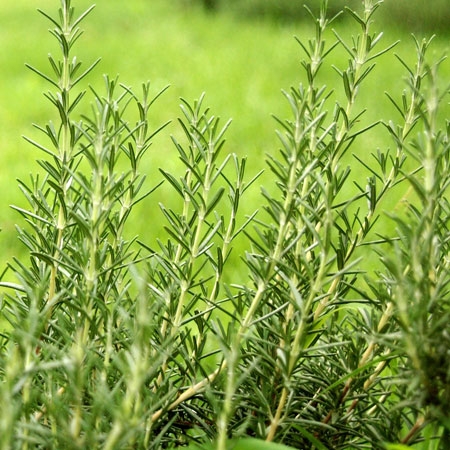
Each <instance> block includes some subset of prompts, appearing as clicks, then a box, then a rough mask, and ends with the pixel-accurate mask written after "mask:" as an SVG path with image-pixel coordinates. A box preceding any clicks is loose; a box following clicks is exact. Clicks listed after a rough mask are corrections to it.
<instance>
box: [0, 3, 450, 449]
mask: <svg viewBox="0 0 450 450" xmlns="http://www.w3.org/2000/svg"><path fill="white" fill-rule="evenodd" d="M363 3H364V8H363V9H362V11H360V10H359V9H355V10H349V11H348V14H349V16H350V18H351V20H353V21H354V22H355V23H356V24H357V25H358V27H359V34H358V35H357V36H353V37H351V38H348V37H347V36H341V35H340V34H338V33H335V34H334V36H335V40H334V41H332V42H329V39H328V38H325V35H326V31H327V29H328V28H329V27H330V21H331V20H332V19H331V17H332V16H330V15H329V14H328V11H327V8H326V2H323V4H322V7H321V8H320V11H319V13H318V15H317V16H313V21H314V24H315V27H316V34H315V36H314V38H312V39H311V40H309V41H307V42H303V41H300V40H299V46H300V49H301V50H302V52H303V56H304V59H303V62H302V67H303V69H304V72H305V74H306V80H307V82H306V83H302V84H299V85H298V86H296V87H292V88H291V89H290V90H289V91H288V92H285V97H286V100H287V102H288V104H289V106H290V109H291V115H290V116H289V117H287V118H277V119H276V120H277V123H278V127H279V131H278V136H279V139H280V143H281V149H280V151H278V152H274V153H273V154H270V155H268V156H267V161H266V164H267V167H268V170H269V172H270V174H271V176H272V183H271V185H265V186H264V187H263V188H262V191H261V201H260V203H261V205H262V210H261V211H258V210H256V205H255V211H254V212H253V213H252V214H250V215H248V216H243V215H242V214H241V212H240V211H241V205H242V203H243V202H245V199H246V194H247V192H248V189H249V188H250V187H251V186H252V185H253V184H254V182H255V180H256V179H257V178H258V176H259V175H256V176H255V177H252V178H249V177H248V176H247V175H246V168H247V166H248V165H249V164H250V163H251V161H249V160H247V159H246V158H240V157H238V156H237V155H235V154H233V153H227V152H226V143H225V139H224V137H225V135H226V133H227V129H228V126H229V122H226V123H224V124H222V122H221V120H220V119H219V118H218V117H217V116H215V115H213V114H212V113H211V111H210V110H209V109H208V108H207V107H206V106H205V96H204V95H201V96H200V97H199V99H198V100H196V101H193V102H190V101H187V100H182V105H181V118H180V119H179V121H178V122H179V127H180V130H181V131H182V133H183V137H182V138H179V137H173V138H172V139H173V144H174V149H175V150H176V152H177V154H178V156H179V159H180V161H181V163H182V164H183V171H182V172H180V173H172V172H170V171H169V170H168V169H167V168H166V167H162V168H161V169H160V173H161V177H162V179H163V180H164V182H165V183H166V185H168V186H170V187H171V188H172V197H173V198H172V199H171V200H174V199H177V200H178V202H175V204H176V205H178V206H176V207H175V206H172V205H173V204H174V203H173V202H170V205H169V203H168V202H167V199H166V198H161V199H160V203H159V206H160V208H159V211H151V212H149V214H148V226H149V228H150V229H151V228H152V226H153V225H154V217H155V216H156V215H157V214H159V215H160V217H161V218H162V220H164V222H165V232H166V234H165V236H166V237H165V238H164V239H163V238H159V239H156V240H155V242H156V244H155V245H153V244H149V243H147V242H141V241H139V240H138V239H137V238H136V239H127V237H126V235H125V233H124V228H125V225H126V223H127V222H128V220H129V217H130V214H131V213H132V211H133V208H134V207H135V205H136V204H138V203H140V202H142V201H145V199H146V198H147V196H148V195H150V194H152V195H158V190H157V187H158V185H159V180H155V181H153V180H151V181H153V182H151V183H150V185H151V187H150V188H149V187H147V184H148V183H147V181H146V179H145V176H144V175H143V174H142V173H141V170H140V164H141V162H142V160H143V158H146V157H151V151H158V150H157V149H151V148H150V146H151V144H152V142H153V139H154V137H155V135H156V134H158V133H161V132H164V131H165V125H164V124H161V125H158V126H156V127H152V126H151V125H150V124H151V121H150V120H149V119H150V117H151V112H152V110H153V109H154V108H157V107H158V105H161V104H162V102H163V98H164V96H163V97H162V98H159V97H160V95H161V94H163V92H164V90H163V91H160V92H158V91H156V92H153V91H152V85H151V84H150V83H145V84H143V85H142V89H141V92H140V93H136V92H135V91H134V90H132V89H131V88H129V87H128V86H127V85H126V84H123V83H121V82H119V80H118V79H117V78H110V77H108V76H105V78H104V89H103V91H100V90H97V89H94V88H89V89H88V88H87V87H83V86H84V84H85V79H86V76H87V75H88V74H89V73H91V72H93V71H95V67H96V66H97V64H98V61H95V62H94V63H92V64H91V65H90V66H88V67H87V68H86V69H82V65H81V63H80V62H79V61H78V59H77V58H76V57H75V56H74V48H75V43H76V42H77V41H78V40H79V38H80V37H81V34H82V32H81V29H80V23H81V22H82V21H83V20H84V19H85V17H86V16H87V15H88V14H89V12H90V11H91V9H92V8H89V9H88V10H87V11H86V12H84V13H82V14H81V15H79V16H77V15H75V13H74V9H73V8H72V2H71V1H70V0H61V8H60V11H59V15H58V16H56V17H53V15H52V14H48V13H47V12H43V11H41V12H42V14H43V15H44V16H45V17H46V18H47V19H48V20H49V21H50V23H51V33H52V35H53V36H54V37H55V38H56V40H57V42H58V44H59V49H60V56H59V57H57V58H56V57H54V56H52V55H49V57H48V61H49V72H48V71H46V70H41V69H38V68H35V67H31V66H30V68H31V69H32V70H33V71H34V72H35V74H37V75H38V76H40V77H42V78H43V79H45V80H46V81H47V82H48V85H49V91H48V92H47V93H46V94H45V97H46V98H47V100H48V101H50V103H51V105H53V107H54V110H55V118H56V119H54V120H53V121H49V122H48V123H47V124H44V125H40V124H38V125H35V127H36V128H37V129H38V130H39V131H40V132H41V133H42V136H43V137H42V140H39V141H38V140H35V139H34V138H33V139H32V138H27V140H28V141H29V142H30V144H31V145H33V146H34V147H36V148H37V149H39V150H40V151H41V154H42V159H40V160H39V161H38V164H39V167H40V169H41V170H42V171H43V172H44V176H42V175H32V176H31V178H30V180H28V181H24V180H20V181H19V187H20V189H21V191H22V192H23V195H24V197H25V199H26V201H27V202H28V206H27V207H26V208H23V207H16V209H17V211H18V212H19V213H20V214H21V216H22V218H23V220H22V222H23V223H22V224H21V225H20V226H19V227H18V229H17V232H18V236H19V238H20V240H21V241H22V243H23V244H24V246H25V248H26V249H27V251H28V255H29V259H28V261H27V262H24V261H22V260H21V259H15V260H14V261H12V262H11V263H10V264H9V265H8V268H7V271H6V273H3V275H2V276H3V278H2V280H3V281H2V282H1V283H0V286H1V287H2V289H3V291H2V302H1V305H0V306H1V310H0V311H1V315H2V322H1V323H2V325H3V324H4V323H5V321H8V322H9V326H5V327H4V328H5V329H4V330H3V332H2V335H1V341H0V381H1V383H0V397H1V398H2V409H1V410H0V449H10V448H13V449H15V448H17V449H19V448H20V449H27V448H55V449H59V448H67V449H72V448H73V449H85V448H106V449H124V448H130V449H131V448H142V449H143V448H148V449H150V448H154V449H157V448H174V447H177V446H181V445H192V446H193V448H217V449H218V450H224V449H226V448H236V449H239V448H247V449H250V448H251V447H252V446H255V448H256V446H258V447H260V448H267V449H268V450H270V449H272V450H276V449H277V448H279V449H280V450H281V449H282V448H286V447H281V446H278V445H276V444H275V443H279V444H283V445H284V446H290V447H293V448H302V449H303V448H317V449H348V448H367V449H369V448H391V449H396V448H397V449H398V448H404V447H403V446H406V445H417V448H420V445H421V443H422V441H424V442H425V444H424V445H425V448H428V447H426V446H428V445H430V446H431V445H433V446H434V445H435V447H436V448H438V447H439V448H442V449H446V448H448V447H449V445H450V417H449V411H448V407H447V406H448V404H449V401H450V389H449V386H450V362H449V361H450V358H449V352H450V328H449V327H450V325H449V324H450V293H449V286H450V272H449V264H450V260H449V254H450V235H449V230H448V221H449V217H450V204H449V201H448V193H449V186H450V144H449V139H448V132H449V124H448V121H447V120H446V117H445V114H444V113H443V112H442V111H443V109H442V108H443V106H442V105H445V103H446V102H448V94H449V92H450V91H449V88H448V87H442V83H441V82H440V80H439V63H440V61H435V62H433V61H431V62H430V61H428V58H427V51H428V49H429V47H430V45H431V41H429V40H423V41H420V40H417V41H416V54H417V61H416V63H415V65H414V66H410V65H409V64H408V63H407V62H405V61H404V59H402V58H401V57H400V56H398V59H399V61H400V63H401V64H403V66H404V68H405V75H406V77H407V83H406V85H405V89H404V91H403V92H402V93H400V94H399V93H390V94H388V97H389V99H390V100H391V102H392V104H393V105H394V108H395V110H396V113H397V117H396V118H387V119H386V120H384V121H381V122H374V123H372V122H367V121H366V119H365V115H364V105H360V103H359V98H360V97H359V94H360V92H361V90H363V89H364V83H365V81H366V80H367V78H368V77H370V76H371V72H372V70H373V68H374V64H375V63H376V61H377V58H379V57H381V56H382V55H383V54H385V53H387V52H391V51H392V48H393V47H394V46H395V44H389V45H387V46H385V47H383V46H382V45H381V42H382V34H381V33H377V32H374V31H372V28H373V27H374V24H373V20H374V15H375V13H376V11H377V9H378V7H379V5H380V3H381V2H377V1H371V0H365V1H364V2H363ZM338 46H339V47H342V48H343V49H344V50H345V51H346V53H347V59H346V60H345V61H343V62H342V64H341V65H340V66H334V67H333V69H334V70H335V71H336V73H337V74H338V77H339V84H337V85H336V86H325V85H322V84H321V82H320V74H321V71H323V70H325V68H327V66H328V61H329V59H328V58H329V55H330V54H331V52H332V51H333V50H334V49H335V48H336V47H338ZM49 73H50V74H49ZM86 102H87V103H88V104H90V105H91V109H90V113H86V112H85V111H86V110H87V108H85V107H83V105H84V104H85V103H86ZM155 102H156V103H155ZM159 107H162V106H159ZM79 111H81V112H80V113H79ZM374 130H386V131H387V133H388V134H389V135H390V136H391V139H392V141H391V142H392V144H391V148H380V149H377V148H373V146H372V144H371V140H370V139H366V136H367V135H369V133H372V132H374ZM155 190H156V191H155ZM153 191H155V192H153ZM399 192H400V196H399ZM393 198H394V199H396V202H395V208H393V210H391V211H389V212H388V214H386V213H385V211H384V207H383V204H384V202H386V201H387V200H388V199H390V200H392V199H393ZM379 222H383V223H384V226H383V228H378V223H379ZM387 223H388V224H391V226H386V224H387ZM380 230H383V231H380ZM238 239H241V240H243V241H245V250H244V251H243V252H242V253H241V254H240V255H239V256H240V258H241V260H242V265H241V266H240V268H239V270H240V271H241V272H245V277H244V280H245V281H242V274H241V273H239V274H238V275H239V277H238V276H237V274H236V267H235V261H236V259H235V258H233V257H232V252H233V251H236V249H237V246H236V245H235V242H236V240H238ZM239 248H240V247H239ZM11 275H13V276H14V278H15V279H14V280H12V279H11ZM234 276H236V277H237V278H239V279H233V277H234ZM230 278H231V282H230V281H228V279H230Z"/></svg>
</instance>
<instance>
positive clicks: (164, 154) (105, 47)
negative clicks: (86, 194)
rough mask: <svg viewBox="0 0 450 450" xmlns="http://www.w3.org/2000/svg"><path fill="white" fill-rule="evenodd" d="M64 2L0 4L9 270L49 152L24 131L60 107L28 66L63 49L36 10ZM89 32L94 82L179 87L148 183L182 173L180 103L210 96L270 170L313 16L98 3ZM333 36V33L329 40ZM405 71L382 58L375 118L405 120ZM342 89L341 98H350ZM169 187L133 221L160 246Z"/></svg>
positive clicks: (373, 96)
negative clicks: (399, 102)
mask: <svg viewBox="0 0 450 450" xmlns="http://www.w3.org/2000/svg"><path fill="white" fill-rule="evenodd" d="M57 3H58V2H56V1H50V0H39V1H38V2H31V3H30V2H29V0H16V1H14V2H5V3H4V4H3V5H2V8H1V11H0V23H1V24H2V27H1V28H0V42H1V46H2V47H1V51H0V80H1V82H0V99H1V100H0V127H1V132H0V148H1V152H0V165H1V172H0V191H1V197H0V201H1V203H0V210H1V215H0V227H1V228H2V233H1V234H0V255H1V256H0V260H1V265H2V267H4V265H5V263H6V262H7V261H8V260H10V259H11V258H12V257H13V256H14V255H20V254H21V252H23V250H21V247H20V244H19V242H18V241H17V238H16V233H15V224H16V223H19V224H20V225H23V222H22V219H21V218H20V217H19V215H18V214H17V213H16V212H14V211H13V210H11V209H10V208H9V205H10V204H16V205H17V204H18V205H24V201H23V197H22V194H21V193H20V191H19V189H18V187H17V182H16V179H18V178H19V179H27V177H28V174H29V173H35V172H37V171H38V165H37V164H36V162H35V159H36V158H40V157H42V155H40V154H39V152H38V151H37V150H36V149H34V148H32V147H31V146H30V145H29V144H27V143H26V142H25V141H24V140H23V139H22V138H21V135H27V136H31V137H33V138H38V137H39V135H38V133H37V132H36V130H34V129H33V128H32V125H31V124H32V123H37V124H40V125H44V124H45V123H46V122H47V121H48V120H51V119H55V116H54V111H53V110H52V108H51V106H50V105H49V103H48V102H47V101H46V100H45V99H44V97H43V95H42V93H43V92H44V91H46V90H47V89H48V86H46V84H45V83H44V82H43V81H41V80H40V79H38V77H37V76H36V75H35V74H33V73H32V72H31V71H29V70H27V69H26V68H25V66H24V63H25V62H28V63H30V64H32V65H34V66H35V67H37V68H39V69H42V70H43V71H44V72H48V61H47V54H48V53H49V52H52V53H54V54H58V50H57V49H56V47H55V44H54V42H53V39H52V37H51V36H50V34H49V33H48V32H47V31H46V30H47V29H48V28H49V25H50V24H49V23H48V22H47V21H46V20H45V19H44V18H43V17H42V16H41V15H40V14H38V13H37V12H36V10H35V8H36V7H40V8H42V9H44V10H46V11H49V12H50V13H52V14H54V10H55V7H56V5H57ZM74 3H75V6H76V8H77V10H78V11H81V9H85V8H87V7H88V6H90V5H91V1H89V0H77V1H76V2H74ZM352 26H354V25H353V24H352ZM84 27H85V34H84V35H83V36H82V38H81V40H80V41H79V42H78V47H77V49H78V52H77V54H78V55H79V58H80V59H81V60H82V61H83V62H84V63H85V64H86V65H85V67H87V65H88V64H89V63H90V62H92V61H93V60H95V59H96V58H97V57H98V56H101V57H102V62H101V63H100V65H99V66H98V67H97V68H96V70H95V71H94V72H93V73H92V74H91V75H89V77H88V81H89V83H91V84H92V85H93V86H96V87H99V86H101V84H102V82H103V81H102V74H104V73H108V74H109V75H110V76H115V75H116V74H119V75H120V80H121V81H122V82H123V83H125V84H127V85H131V86H133V87H135V88H136V87H138V86H139V85H140V83H141V82H143V81H146V80H151V81H152V85H153V87H154V92H155V93H156V92H157V91H158V90H159V89H161V88H163V87H164V86H166V85H169V84H170V86H171V87H170V89H169V90H168V91H167V92H166V93H165V94H164V95H163V97H162V98H161V99H160V100H159V101H158V103H157V104H156V106H155V108H154V110H153V115H152V117H153V124H154V126H155V127H158V126H159V125H160V124H162V123H164V122H166V121H168V120H172V124H171V125H170V126H169V127H168V128H167V129H166V130H165V131H164V132H163V133H162V134H161V135H159V136H158V137H157V138H156V139H155V142H154V145H153V147H152V151H151V152H150V153H148V154H147V157H146V159H145V163H144V167H143V170H145V172H147V174H148V180H147V183H148V187H149V188H150V187H152V186H153V185H155V184H157V183H158V182H159V181H160V180H161V176H160V174H159V172H158V168H159V167H164V168H165V169H166V170H169V171H176V170H177V167H178V164H177V155H176V151H175V149H174V147H173V144H172V143H171V140H170V134H175V135H178V134H179V129H178V128H177V124H176V118H177V116H178V115H179V103H180V102H179V98H180V97H183V98H186V99H187V100H194V99H195V98H198V97H199V96H200V94H201V93H202V92H203V91H205V92H206V102H207V103H208V104H209V105H210V106H211V109H212V111H213V112H214V114H215V115H218V116H220V117H222V118H223V120H224V122H225V121H226V120H227V119H228V118H232V119H233V124H232V126H231V129H230V131H229V133H228V138H227V141H228V151H229V152H236V153H237V154H239V155H240V156H244V155H247V156H248V160H249V161H248V162H249V163H248V167H249V175H251V174H254V173H256V172H257V171H259V170H260V169H261V168H264V155H265V154H266V153H268V152H269V153H275V152H276V151H277V149H278V147H279V144H278V141H277V137H276V135H275V128H276V123H275V121H274V120H273V118H272V117H271V114H275V115H277V116H279V117H286V116H287V114H288V112H289V111H288V107H287V103H286V101H285V100H284V98H283V96H282V94H281V89H289V87H290V86H291V85H297V84H298V83H299V82H302V81H303V82H304V81H305V77H304V73H303V70H302V68H301V66H300V61H301V57H302V53H301V49H300V47H299V45H298V44H297V43H296V42H295V39H294V36H297V37H298V38H299V39H301V40H307V39H308V37H310V36H312V34H313V32H314V28H313V26H312V25H311V24H308V23H297V24H295V23H289V24H284V25H280V24H277V23H273V22H271V21H269V20H262V19H260V20H258V19H252V20H249V19H239V18H238V17H236V16H235V15H231V14H227V13H221V14H217V15H208V14H207V13H205V12H204V11H202V10H201V9H200V8H197V7H194V6H188V5H187V4H186V3H185V4H184V6H183V2H181V1H180V2H178V1H174V2H167V1H165V0H153V1H151V2H149V1H148V0H133V1H131V0H130V1H127V2H119V1H118V0H112V1H107V0H99V1H98V2H97V7H96V8H95V10H94V11H93V13H92V14H91V16H90V18H89V19H88V20H87V21H86V22H85V25H84ZM375 28H376V29H377V30H379V31H384V38H383V39H384V43H385V45H386V46H387V45H389V44H390V43H391V42H393V41H395V40H397V39H400V40H401V42H400V44H399V45H398V48H397V50H396V52H397V53H398V54H400V55H401V56H402V57H403V58H404V59H406V60H407V61H413V60H414V56H415V53H414V44H413V40H412V38H411V37H410V36H409V35H408V33H406V32H403V31H402V32H399V31H396V30H395V29H392V28H389V27H388V28H385V26H384V24H383V23H381V22H378V23H377V24H376V26H375ZM337 29H338V32H339V33H340V34H342V35H343V36H345V35H346V36H349V35H350V32H351V30H350V29H349V27H348V25H347V23H346V22H340V23H338V24H337ZM333 40H334V38H333V36H332V35H330V43H331V42H333ZM432 48H433V51H432V53H434V57H435V58H439V57H440V56H442V55H444V54H445V53H446V52H448V36H437V38H436V39H435V43H434V45H433V47H432ZM430 56H433V55H431V53H430ZM330 60H332V62H333V63H334V64H335V65H336V66H338V67H345V64H346V56H345V55H344V54H342V53H338V52H336V53H333V54H332V56H331V57H330ZM440 73H441V78H442V80H444V81H446V80H449V79H450V63H449V62H448V61H445V62H444V63H443V64H442V67H441V72H440ZM322 75H323V82H324V83H325V84H327V85H333V86H334V85H336V87H337V88H338V89H339V90H341V86H340V85H337V84H336V83H337V80H338V77H337V75H336V72H335V71H333V70H332V69H331V68H330V69H326V70H325V71H324V72H323V74H322ZM403 76H404V69H403V67H402V66H401V64H400V63H399V62H398V61H397V60H396V58H395V57H394V55H393V54H392V53H389V54H388V55H386V56H383V58H381V59H380V60H379V62H378V65H377V67H376V69H375V70H374V71H373V72H372V73H371V75H370V78H369V79H368V80H367V83H366V85H365V88H364V89H363V91H362V92H361V105H364V107H366V108H367V109H368V113H367V115H366V116H365V119H364V120H366V121H367V122H369V121H373V120H377V119H380V118H384V119H388V118H394V119H395V118H396V115H395V111H394V108H393V107H392V106H391V104H390V103H389V101H388V99H387V98H386V97H385V96H384V95H383V92H384V91H386V90H388V91H389V92H391V93H392V94H394V95H395V94H397V95H398V96H400V94H401V90H402V89H403V81H402V78H403ZM341 91H342V90H341ZM337 95H338V98H342V95H343V94H342V93H338V94H337ZM339 96H341V97H339ZM332 107H333V104H332V103H330V108H332ZM447 112H449V111H448V108H447ZM448 116H449V114H447V117H448ZM389 145H391V142H390V141H389V138H388V136H387V133H386V132H385V131H383V129H382V128H381V127H379V128H377V129H376V130H375V131H374V132H372V133H371V135H370V140H366V141H364V142H361V143H360V144H359V147H358V146H356V147H355V148H359V150H360V151H361V155H369V154H370V152H372V151H374V150H376V148H377V147H383V148H385V147H387V146H389ZM362 176H364V175H362ZM268 180H269V178H268V175H267V174H266V175H265V176H263V177H262V178H261V179H260V181H259V183H256V184H257V185H258V186H255V189H254V191H252V192H251V193H250V195H249V196H248V197H247V200H246V205H245V209H246V211H245V212H250V211H252V210H253V209H254V208H255V207H258V206H259V205H260V204H261V199H260V197H259V185H261V184H263V183H269V181H268ZM168 193H169V191H168V190H167V189H166V188H165V187H164V186H163V187H162V188H161V189H160V190H159V191H157V193H155V194H153V197H151V198H149V199H148V200H146V202H145V203H142V204H141V205H140V206H139V208H138V210H137V211H136V212H135V215H134V221H133V222H132V223H131V226H130V230H129V232H130V234H131V235H134V234H139V235H140V236H141V238H142V239H143V240H144V241H149V240H150V241H151V240H152V239H153V238H154V236H155V235H156V234H158V233H159V231H158V230H159V228H158V223H159V222H158V220H159V219H155V217H160V216H159V210H158V207H157V203H158V202H159V201H164V202H169V203H170V199H168V198H167V196H168V195H169V194H168ZM399 195H401V194H399ZM390 206H392V205H390ZM390 206H389V205H388V207H390ZM150 227H151V228H150ZM155 227H156V229H155Z"/></svg>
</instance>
